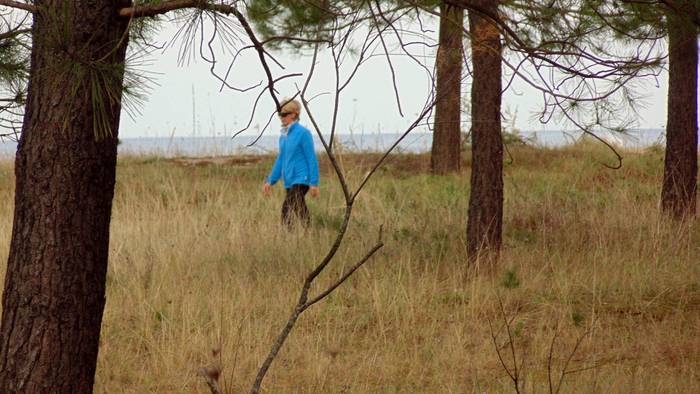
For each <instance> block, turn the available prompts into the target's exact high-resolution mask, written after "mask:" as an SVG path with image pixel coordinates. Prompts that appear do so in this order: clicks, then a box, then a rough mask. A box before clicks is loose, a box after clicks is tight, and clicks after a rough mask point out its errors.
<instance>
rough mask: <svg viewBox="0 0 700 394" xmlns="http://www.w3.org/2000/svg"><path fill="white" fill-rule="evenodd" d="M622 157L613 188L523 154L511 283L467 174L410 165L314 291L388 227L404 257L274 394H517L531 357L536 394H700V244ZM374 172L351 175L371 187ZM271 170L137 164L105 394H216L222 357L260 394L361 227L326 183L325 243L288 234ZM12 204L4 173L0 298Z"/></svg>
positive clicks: (297, 341) (391, 173) (394, 169)
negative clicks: (261, 379) (341, 233)
mask: <svg viewBox="0 0 700 394" xmlns="http://www.w3.org/2000/svg"><path fill="white" fill-rule="evenodd" d="M624 156H625V160H624V166H623V167H622V169H620V170H610V169H607V168H605V167H604V166H603V165H601V162H606V163H612V158H611V157H612V155H611V154H610V153H609V152H606V151H605V150H603V149H602V148H597V147H594V146H592V145H588V144H580V145H578V146H573V147H568V148H562V149H557V150H542V149H535V148H529V147H513V148H510V157H508V158H507V162H506V166H505V190H506V199H505V218H504V248H503V253H502V261H501V263H500V265H499V266H498V267H495V268H492V269H487V267H469V266H467V265H466V263H465V261H466V256H465V251H464V249H465V246H464V245H465V238H466V235H465V226H466V224H465V223H466V215H467V205H468V195H469V169H470V166H469V158H468V157H467V158H466V159H465V165H464V168H465V170H464V171H463V172H462V173H461V174H459V175H453V176H446V177H435V176H431V175H429V174H428V173H427V167H428V163H429V157H428V156H424V155H419V156H416V155H402V156H395V157H392V158H391V159H390V161H389V162H388V163H387V164H386V165H385V166H384V167H383V168H382V169H381V170H380V171H379V173H378V174H377V175H376V177H375V178H373V180H372V181H371V182H370V184H369V185H368V187H367V188H366V189H365V190H364V191H363V192H362V194H361V195H360V197H359V198H358V200H357V202H356V204H355V211H354V216H353V219H352V221H351V224H350V227H349V231H348V235H347V237H346V241H345V243H344V244H343V246H342V247H341V249H340V251H339V253H338V256H337V258H336V259H335V260H334V262H333V264H332V265H331V267H330V268H329V269H328V270H327V272H325V273H324V274H323V276H322V278H321V279H320V283H319V284H318V285H317V286H316V287H315V290H316V291H319V289H321V288H322V287H323V285H325V284H328V283H330V282H332V281H333V280H334V279H335V278H337V277H338V276H339V275H341V274H342V272H343V269H344V268H346V267H348V266H349V265H351V264H352V263H353V262H355V261H356V260H357V259H358V258H360V257H361V256H362V255H364V253H365V252H366V250H367V249H368V248H370V247H371V246H372V245H373V243H374V242H375V240H376V237H377V231H378V228H379V226H380V225H381V224H383V225H384V240H385V243H386V246H385V247H384V248H383V249H382V250H381V251H380V252H379V253H378V254H377V255H376V256H375V257H374V258H373V259H372V260H371V261H370V262H369V263H368V264H367V265H366V266H365V267H363V268H362V269H361V270H360V271H358V272H357V273H356V275H355V276H354V277H353V278H351V279H350V280H349V281H348V282H347V283H346V284H345V285H343V286H342V287H341V288H340V289H338V290H337V291H336V292H335V293H334V294H333V295H332V296H331V297H330V298H328V299H327V300H325V301H323V302H322V303H320V304H318V305H316V306H314V307H312V308H311V309H310V310H309V311H307V312H306V313H305V314H304V315H302V317H301V319H300V320H299V322H298V325H297V327H296V328H295V329H294V331H293V332H292V334H291V336H290V338H289V339H288V342H287V343H286V345H285V347H284V348H283V350H282V352H281V353H280V355H279V357H278V359H277V360H276V361H275V362H274V364H273V365H272V369H271V371H270V373H269V374H268V377H267V379H266V381H265V385H264V388H265V391H266V392H270V393H369V392H372V393H415V392H421V393H471V392H478V393H481V392H513V391H514V389H513V383H512V381H511V379H510V378H509V376H508V373H509V372H510V373H511V374H513V373H514V368H513V357H515V359H516V360H517V364H518V366H517V369H518V376H519V379H520V381H521V383H522V387H523V391H525V392H549V384H550V383H549V382H550V378H549V376H551V380H552V385H553V386H556V385H557V383H558V382H559V380H560V376H561V374H562V372H563V371H566V372H565V374H564V375H565V376H564V378H563V380H562V385H561V392H567V393H571V392H574V393H579V392H580V393H590V392H613V393H631V392H634V393H661V392H663V393H673V392H677V393H690V392H700V372H699V371H700V335H699V334H700V228H699V227H700V224H699V223H698V222H697V221H695V222H692V223H687V224H682V225H679V224H677V223H672V222H668V221H666V220H663V219H662V218H661V217H660V216H659V213H658V201H659V193H660V192H659V187H660V184H661V176H662V168H663V154H662V152H661V150H659V149H651V150H648V151H646V152H644V153H634V152H627V153H625V154H624ZM372 159H373V157H372V156H370V155H364V156H360V155H344V156H342V160H341V161H342V164H343V167H344V168H345V170H346V171H347V173H348V177H349V179H350V183H351V184H352V185H356V184H357V183H358V181H359V179H360V178H361V177H362V176H363V175H364V174H365V172H366V171H367V168H368V166H369V164H370V163H371V161H372ZM271 161H272V158H270V157H265V158H262V160H260V161H258V160H252V161H246V160H234V161H230V162H226V163H218V164H209V165H207V164H206V163H199V164H198V165H187V164H186V163H183V162H175V161H172V160H165V159H159V158H151V157H122V158H121V159H120V162H119V167H118V172H117V177H118V180H117V189H116V195H115V200H114V211H113V218H112V233H111V235H112V237H111V245H110V251H111V254H110V267H109V272H108V278H107V280H108V286H107V306H106V310H105V315H104V322H103V329H102V339H101V349H100V356H99V365H98V372H97V382H96V392H99V393H122V392H125V393H147V392H158V393H191V392H200V393H206V392H208V389H207V386H206V384H205V383H204V380H203V379H202V378H201V377H198V376H197V374H196V372H197V370H198V369H199V368H201V367H203V366H205V365H207V364H210V363H211V362H212V357H211V349H212V348H221V353H220V357H221V363H222V365H223V372H222V383H223V385H224V387H225V389H226V392H230V393H234V392H241V391H245V390H247V389H248V388H249V387H250V385H251V383H252V381H253V379H254V376H255V373H256V371H257V368H258V366H259V364H260V363H261V362H262V360H263V359H264V357H265V356H266V354H267V352H268V350H269V348H270V346H271V344H272V341H273V340H274V338H275V336H276V335H277V333H278V332H279V330H280V329H281V327H282V326H283V324H284V322H286V319H287V316H288V314H289V313H290V311H291V308H292V306H293V305H294V303H295V302H296V299H297V297H298V294H299V289H300V285H301V283H302V281H303V278H304V276H305V274H306V273H307V272H308V271H309V270H310V269H311V267H313V266H314V265H315V263H317V262H318V260H319V259H320V258H321V257H322V256H323V255H324V254H325V253H326V251H327V249H328V247H329V246H330V243H331V242H332V240H333V238H334V235H335V230H336V228H337V227H338V225H339V224H340V221H341V215H342V211H343V199H342V195H341V191H340V188H339V187H338V184H337V182H336V180H335V178H334V177H333V174H332V173H331V172H330V169H329V167H328V165H327V163H323V165H322V167H323V169H322V182H323V183H322V195H321V197H320V198H318V199H316V200H310V203H309V204H310V209H311V211H312V214H313V225H312V228H311V230H309V231H308V232H307V233H303V232H291V233H290V232H287V231H285V230H284V229H282V228H280V226H279V224H278V222H279V207H280V204H281V200H282V196H283V194H282V190H280V187H279V186H278V187H276V190H275V193H274V195H273V196H272V197H270V198H263V197H262V196H261V193H260V186H261V181H262V180H263V179H264V176H265V174H266V172H267V171H268V169H269V168H270V166H271ZM12 188H13V176H12V163H10V162H1V163H0V199H2V201H5V202H6V203H4V204H2V205H1V206H0V260H2V261H3V264H2V268H0V279H2V277H3V275H4V274H3V272H2V271H3V270H4V261H6V259H7V254H8V247H9V239H10V231H11V225H12V203H11V202H12V201H13V198H12V196H13V191H12ZM504 320H505V321H508V322H509V327H510V329H509V330H508V329H506V328H505V327H504V326H505V324H504ZM509 334H510V335H509ZM509 336H510V337H511V338H512V342H511V341H509V340H508V338H509ZM494 337H495V340H494ZM494 342H495V343H496V344H497V345H494ZM509 343H512V346H510V345H509ZM577 343H578V346H577V345H576V344H577ZM552 344H554V345H553V346H552ZM497 350H498V351H497ZM499 353H500V354H501V356H502V358H503V361H504V362H505V363H506V365H507V366H508V370H509V372H508V371H506V369H505V368H504V367H503V366H502V365H501V362H500V361H499V356H498V354H499Z"/></svg>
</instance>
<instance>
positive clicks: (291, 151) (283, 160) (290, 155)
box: [267, 122, 318, 189]
mask: <svg viewBox="0 0 700 394" xmlns="http://www.w3.org/2000/svg"><path fill="white" fill-rule="evenodd" d="M279 145H280V151H279V155H277V160H275V165H274V166H273V167H272V171H271V172H270V176H268V177H267V183H269V184H271V185H274V184H275V183H276V182H277V181H278V180H279V179H280V178H282V179H284V187H285V189H289V188H291V187H292V186H294V185H309V186H318V160H317V159H316V151H315V150H314V140H313V138H312V137H311V132H310V131H309V130H308V129H307V128H306V127H304V126H302V125H300V124H299V122H294V123H292V124H291V125H290V126H289V128H288V129H287V134H286V135H285V134H282V135H281V136H280V142H279Z"/></svg>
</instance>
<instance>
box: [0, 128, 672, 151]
mask: <svg viewBox="0 0 700 394" xmlns="http://www.w3.org/2000/svg"><path fill="white" fill-rule="evenodd" d="M519 136H520V137H521V138H523V139H525V140H527V141H529V143H531V144H533V145H537V146H543V147H560V146H565V145H568V144H572V143H575V142H576V141H578V140H579V139H580V138H581V136H582V133H581V132H580V131H555V130H547V131H524V132H520V133H519ZM599 136H600V137H601V138H603V139H605V140H606V141H608V142H609V143H610V144H612V145H615V146H621V147H625V148H644V147H647V146H650V145H654V144H659V143H660V144H663V143H664V142H665V133H664V130H662V129H639V130H633V131H629V132H627V133H625V134H620V133H609V132H603V133H600V134H599ZM399 137H400V134H391V133H374V134H369V133H365V134H340V135H338V136H337V141H338V142H339V145H338V146H339V147H341V148H342V149H344V150H345V151H351V152H383V151H385V150H386V149H388V148H389V147H391V146H392V144H394V142H396V140H397V139H398V138H399ZM255 138H256V137H254V136H238V137H236V138H233V139H232V138H230V137H197V138H193V137H175V138H123V139H122V140H121V143H120V144H119V153H122V154H137V155H139V154H143V155H159V156H164V157H175V156H220V155H233V154H266V153H274V152H276V151H277V140H278V136H277V135H264V136H262V137H261V138H260V139H259V140H258V141H255ZM314 138H315V140H316V150H318V151H322V150H323V146H322V144H321V143H320V141H319V140H318V137H317V136H315V137H314ZM431 141H432V134H430V133H411V134H409V135H408V136H406V137H405V138H404V139H403V140H402V141H401V142H400V143H399V145H398V146H397V147H396V148H395V152H404V153H424V152H429V151H430V146H431ZM251 144H252V145H251ZM16 150H17V144H16V143H15V142H13V141H9V140H5V141H0V158H2V157H4V158H8V157H13V156H14V154H15V152H16Z"/></svg>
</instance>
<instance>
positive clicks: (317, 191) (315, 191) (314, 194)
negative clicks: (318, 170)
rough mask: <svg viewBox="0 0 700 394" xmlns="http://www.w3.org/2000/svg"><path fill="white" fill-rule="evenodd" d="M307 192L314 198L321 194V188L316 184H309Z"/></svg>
mask: <svg viewBox="0 0 700 394" xmlns="http://www.w3.org/2000/svg"><path fill="white" fill-rule="evenodd" d="M309 193H311V197H313V198H316V197H318V196H320V195H321V190H320V189H319V188H318V186H311V187H310V188H309Z"/></svg>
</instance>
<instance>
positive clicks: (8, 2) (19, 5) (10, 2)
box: [0, 0, 37, 13]
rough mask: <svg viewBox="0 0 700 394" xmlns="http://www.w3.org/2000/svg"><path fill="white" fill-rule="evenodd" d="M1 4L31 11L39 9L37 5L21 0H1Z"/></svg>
mask: <svg viewBox="0 0 700 394" xmlns="http://www.w3.org/2000/svg"><path fill="white" fill-rule="evenodd" d="M0 6H5V7H10V8H15V9H18V10H24V11H27V12H31V13H35V12H36V11H37V8H36V6H35V5H32V4H27V3H21V2H19V1H13V0H0Z"/></svg>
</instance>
